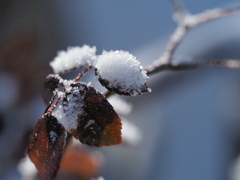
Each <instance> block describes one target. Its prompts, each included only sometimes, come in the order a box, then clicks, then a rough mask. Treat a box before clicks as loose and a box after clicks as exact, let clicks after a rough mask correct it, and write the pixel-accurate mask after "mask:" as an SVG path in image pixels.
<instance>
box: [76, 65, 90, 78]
mask: <svg viewBox="0 0 240 180" xmlns="http://www.w3.org/2000/svg"><path fill="white" fill-rule="evenodd" d="M92 68H93V67H92V66H89V67H88V68H87V69H85V70H84V71H83V72H81V73H80V74H79V75H78V76H77V77H76V78H75V79H74V80H73V81H74V82H77V81H79V80H80V79H81V78H82V77H83V76H84V75H86V74H87V73H88V72H89V71H90V70H91V69H92Z"/></svg>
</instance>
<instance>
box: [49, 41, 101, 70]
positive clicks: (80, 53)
mask: <svg viewBox="0 0 240 180" xmlns="http://www.w3.org/2000/svg"><path fill="white" fill-rule="evenodd" d="M95 60H96V47H95V46H94V47H90V46H88V45H84V46H82V47H68V49H67V51H60V52H58V54H57V57H55V58H54V59H53V61H51V62H50V66H51V67H52V68H53V71H54V73H64V72H67V71H69V70H72V69H76V68H80V67H89V66H91V65H93V64H94V61H95Z"/></svg>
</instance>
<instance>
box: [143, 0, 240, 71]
mask: <svg viewBox="0 0 240 180" xmlns="http://www.w3.org/2000/svg"><path fill="white" fill-rule="evenodd" d="M171 2H172V4H173V7H174V10H175V13H174V19H175V20H176V21H177V23H178V27H177V28H176V30H175V31H174V33H173V34H172V36H171V38H170V40H169V42H168V44H167V47H166V49H165V51H164V52H163V54H162V55H161V56H160V58H159V59H158V60H156V61H154V62H153V63H152V64H150V65H149V66H147V67H146V68H145V69H146V70H147V71H148V72H149V73H151V72H152V71H153V72H156V71H160V70H162V69H163V65H164V64H166V66H167V65H169V64H170V62H171V59H172V56H173V54H174V52H175V50H176V48H177V47H178V45H179V43H180V42H181V41H182V39H183V38H184V36H185V35H186V33H187V32H188V30H190V29H192V28H194V27H196V26H198V25H200V24H203V23H206V22H209V21H211V20H214V19H219V18H222V17H226V16H230V15H234V14H238V13H240V6H237V7H234V8H226V9H213V10H208V11H205V12H203V13H200V14H196V15H191V14H189V13H187V12H186V11H185V10H184V9H183V6H182V5H181V4H180V2H179V1H178V0H171Z"/></svg>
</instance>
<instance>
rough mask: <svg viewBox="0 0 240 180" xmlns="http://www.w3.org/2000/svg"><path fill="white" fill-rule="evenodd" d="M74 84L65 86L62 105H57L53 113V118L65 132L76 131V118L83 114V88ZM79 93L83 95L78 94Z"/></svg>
mask: <svg viewBox="0 0 240 180" xmlns="http://www.w3.org/2000/svg"><path fill="white" fill-rule="evenodd" d="M76 84H77V83H72V84H69V85H68V86H65V90H66V91H65V95H64V100H63V104H62V105H59V106H58V108H57V109H55V110H54V112H53V116H55V117H56V118H57V120H58V121H59V122H60V123H61V124H62V125H63V127H64V128H65V129H66V130H67V131H70V130H72V129H77V126H78V116H79V115H81V114H82V113H83V105H84V102H83V100H84V87H83V86H82V85H81V84H79V83H78V84H77V85H76ZM66 85H67V84H66ZM80 92H83V93H82V94H80Z"/></svg>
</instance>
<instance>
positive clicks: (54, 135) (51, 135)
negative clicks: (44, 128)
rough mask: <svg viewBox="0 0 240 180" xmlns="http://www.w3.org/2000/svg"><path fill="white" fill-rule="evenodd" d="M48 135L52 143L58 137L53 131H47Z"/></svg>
mask: <svg viewBox="0 0 240 180" xmlns="http://www.w3.org/2000/svg"><path fill="white" fill-rule="evenodd" d="M49 135H50V139H51V141H52V143H54V142H55V141H56V140H57V138H58V135H57V133H56V132H54V131H51V132H50V133H49Z"/></svg>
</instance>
